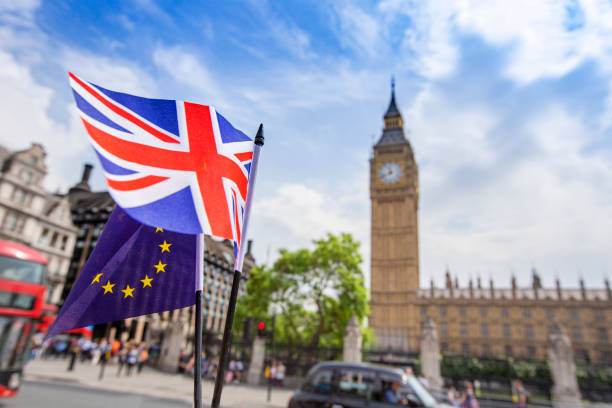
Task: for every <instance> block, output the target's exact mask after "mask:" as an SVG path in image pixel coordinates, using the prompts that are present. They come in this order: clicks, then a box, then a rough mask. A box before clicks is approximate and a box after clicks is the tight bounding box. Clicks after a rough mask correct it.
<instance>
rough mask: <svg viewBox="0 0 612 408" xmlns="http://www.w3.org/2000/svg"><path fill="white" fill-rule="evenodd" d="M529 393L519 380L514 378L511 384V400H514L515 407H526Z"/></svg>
mask: <svg viewBox="0 0 612 408" xmlns="http://www.w3.org/2000/svg"><path fill="white" fill-rule="evenodd" d="M528 397H529V393H528V392H527V390H526V389H525V387H524V386H523V383H522V382H521V381H520V380H514V383H513V384H512V401H514V402H516V408H526V407H527V400H528Z"/></svg>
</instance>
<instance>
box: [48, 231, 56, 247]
mask: <svg viewBox="0 0 612 408" xmlns="http://www.w3.org/2000/svg"><path fill="white" fill-rule="evenodd" d="M57 237H58V235H57V232H54V233H53V237H52V238H51V243H50V244H49V246H50V247H51V248H55V244H56V243H57Z"/></svg>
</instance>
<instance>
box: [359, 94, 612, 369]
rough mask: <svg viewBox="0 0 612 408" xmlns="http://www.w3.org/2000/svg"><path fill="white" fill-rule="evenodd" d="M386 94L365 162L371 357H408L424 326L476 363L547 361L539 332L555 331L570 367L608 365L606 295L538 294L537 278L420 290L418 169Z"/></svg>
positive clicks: (610, 311) (610, 323)
mask: <svg viewBox="0 0 612 408" xmlns="http://www.w3.org/2000/svg"><path fill="white" fill-rule="evenodd" d="M403 128H404V126H403V119H402V115H401V113H400V110H399V108H398V106H397V103H396V100H395V90H394V86H393V85H392V91H391V101H390V103H389V107H388V109H387V111H386V113H385V115H384V128H383V132H382V135H381V137H380V138H379V139H378V141H377V142H376V144H375V145H374V146H373V154H372V157H371V158H370V199H371V311H372V313H371V315H370V318H369V324H370V327H371V328H372V329H373V330H374V332H375V335H376V348H377V349H379V350H389V351H397V352H406V351H417V350H418V349H419V342H420V330H421V325H422V323H423V322H424V321H425V320H426V319H428V318H431V319H432V320H433V321H434V322H435V323H436V327H437V331H438V338H439V343H440V351H441V352H442V353H451V354H467V355H475V356H490V357H496V356H508V357H515V358H530V359H545V358H547V344H548V333H549V330H550V329H551V328H552V326H553V324H554V323H559V324H561V325H562V326H563V327H564V328H565V330H566V331H567V334H568V336H569V338H570V340H571V342H572V346H573V349H574V356H575V358H576V359H579V360H585V361H587V362H589V361H591V362H594V363H609V362H612V343H611V338H612V290H611V289H610V283H609V281H608V280H607V279H606V280H605V285H604V286H605V287H604V288H603V289H587V288H585V285H584V282H583V281H582V280H580V282H577V283H578V285H577V287H575V288H571V289H570V288H565V287H562V286H561V283H560V282H559V280H557V282H556V287H554V288H543V287H542V285H541V281H540V278H539V275H538V273H537V271H535V270H534V271H533V280H532V285H531V286H530V287H518V286H517V283H516V279H515V278H514V277H512V278H510V277H508V284H509V285H508V286H505V287H496V286H495V283H494V282H493V280H491V281H489V282H486V283H485V284H483V282H481V280H480V279H478V280H477V281H476V282H473V281H470V283H469V286H468V287H459V285H458V283H457V279H456V278H455V279H453V278H452V277H451V273H450V271H448V270H447V271H446V279H445V282H444V283H442V282H439V283H436V282H433V281H431V283H430V285H429V286H430V287H428V288H421V287H420V280H419V278H420V276H419V240H418V237H419V234H418V207H419V184H418V166H417V163H416V160H415V155H414V151H413V149H412V146H411V144H410V142H409V141H408V139H407V138H406V135H405V134H404V129H403Z"/></svg>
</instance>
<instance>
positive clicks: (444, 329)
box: [440, 322, 448, 337]
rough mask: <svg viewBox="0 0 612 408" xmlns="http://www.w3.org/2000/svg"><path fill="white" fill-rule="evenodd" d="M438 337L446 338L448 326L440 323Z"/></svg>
mask: <svg viewBox="0 0 612 408" xmlns="http://www.w3.org/2000/svg"><path fill="white" fill-rule="evenodd" d="M440 336H442V337H446V336H448V324H447V323H445V322H443V323H440Z"/></svg>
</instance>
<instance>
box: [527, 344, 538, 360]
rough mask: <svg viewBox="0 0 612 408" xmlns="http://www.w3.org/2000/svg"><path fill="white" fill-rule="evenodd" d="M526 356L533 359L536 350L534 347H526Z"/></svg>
mask: <svg viewBox="0 0 612 408" xmlns="http://www.w3.org/2000/svg"><path fill="white" fill-rule="evenodd" d="M527 356H528V357H529V358H535V356H536V348H535V347H534V346H527Z"/></svg>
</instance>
